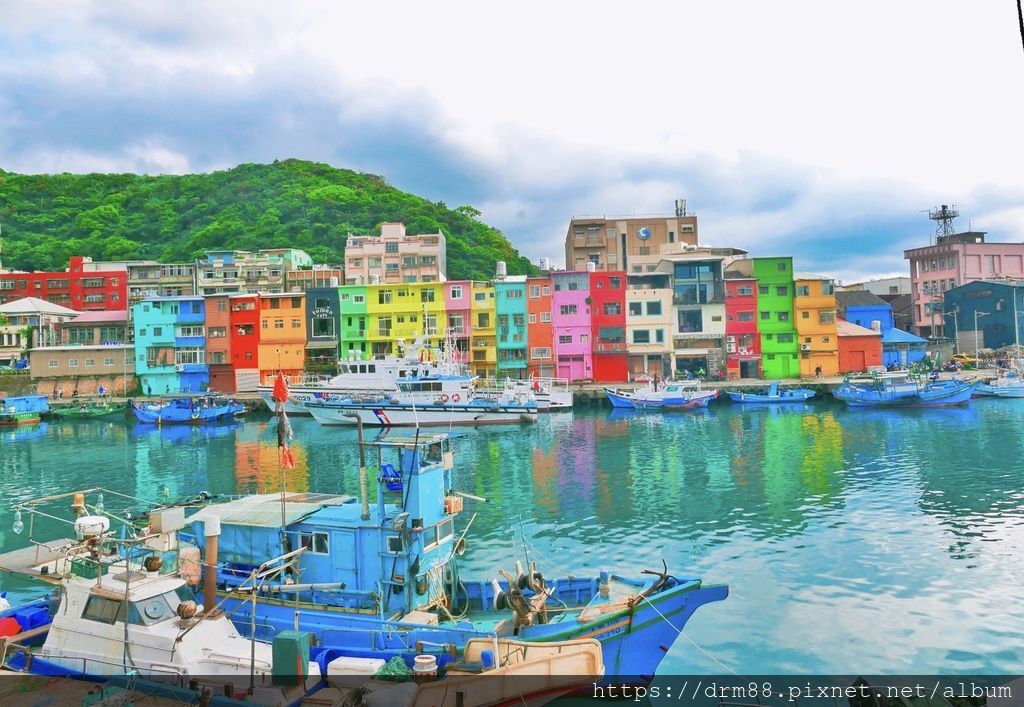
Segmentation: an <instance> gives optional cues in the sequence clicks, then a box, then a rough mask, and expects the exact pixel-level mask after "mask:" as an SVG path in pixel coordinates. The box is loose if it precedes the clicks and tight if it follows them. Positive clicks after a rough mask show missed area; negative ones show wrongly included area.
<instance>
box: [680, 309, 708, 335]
mask: <svg viewBox="0 0 1024 707" xmlns="http://www.w3.org/2000/svg"><path fill="white" fill-rule="evenodd" d="M698 331H704V322H703V321H702V319H701V311H700V310H699V309H681V310H679V333H681V334H688V333H693V332H698Z"/></svg>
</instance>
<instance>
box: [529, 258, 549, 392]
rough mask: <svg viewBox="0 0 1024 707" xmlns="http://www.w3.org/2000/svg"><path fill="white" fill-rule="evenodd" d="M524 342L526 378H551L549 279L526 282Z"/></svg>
mask: <svg viewBox="0 0 1024 707" xmlns="http://www.w3.org/2000/svg"><path fill="white" fill-rule="evenodd" d="M526 341H527V345H528V346H529V348H530V351H529V357H528V358H527V368H528V369H529V371H530V377H531V378H532V377H540V378H554V377H555V349H554V330H553V329H552V328H551V278H550V277H531V278H527V280H526Z"/></svg>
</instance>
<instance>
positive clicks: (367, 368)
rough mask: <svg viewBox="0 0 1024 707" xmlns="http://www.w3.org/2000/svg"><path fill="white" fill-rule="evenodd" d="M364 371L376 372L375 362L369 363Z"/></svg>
mask: <svg viewBox="0 0 1024 707" xmlns="http://www.w3.org/2000/svg"><path fill="white" fill-rule="evenodd" d="M366 372H367V373H376V372H377V366H376V364H373V363H371V364H370V365H369V366H367V367H366Z"/></svg>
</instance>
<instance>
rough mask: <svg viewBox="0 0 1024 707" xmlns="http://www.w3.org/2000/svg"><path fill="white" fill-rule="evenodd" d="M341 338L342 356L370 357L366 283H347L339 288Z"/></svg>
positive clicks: (344, 357) (340, 353)
mask: <svg viewBox="0 0 1024 707" xmlns="http://www.w3.org/2000/svg"><path fill="white" fill-rule="evenodd" d="M338 316H339V328H338V330H339V332H340V335H339V339H338V348H339V352H338V353H339V355H340V356H341V358H343V359H345V360H347V361H362V360H365V359H366V358H368V357H369V353H370V339H369V332H368V331H367V327H368V321H369V316H370V315H369V314H367V305H366V286H365V285H346V286H345V287H341V288H339V289H338Z"/></svg>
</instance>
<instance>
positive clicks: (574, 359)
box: [551, 271, 594, 381]
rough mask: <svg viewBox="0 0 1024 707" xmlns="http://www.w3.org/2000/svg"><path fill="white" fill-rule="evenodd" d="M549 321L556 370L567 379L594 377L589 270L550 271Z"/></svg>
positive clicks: (588, 378)
mask: <svg viewBox="0 0 1024 707" xmlns="http://www.w3.org/2000/svg"><path fill="white" fill-rule="evenodd" d="M551 283H552V288H553V290H554V291H553V292H552V293H551V324H552V329H553V332H552V333H553V335H554V343H555V371H556V375H557V376H558V377H559V378H567V379H569V380H570V381H575V380H590V379H593V377H594V372H593V368H594V355H593V348H592V346H591V341H590V329H591V317H590V305H589V304H588V303H587V300H589V299H590V273H589V272H585V271H583V272H573V271H570V272H555V273H551Z"/></svg>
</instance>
